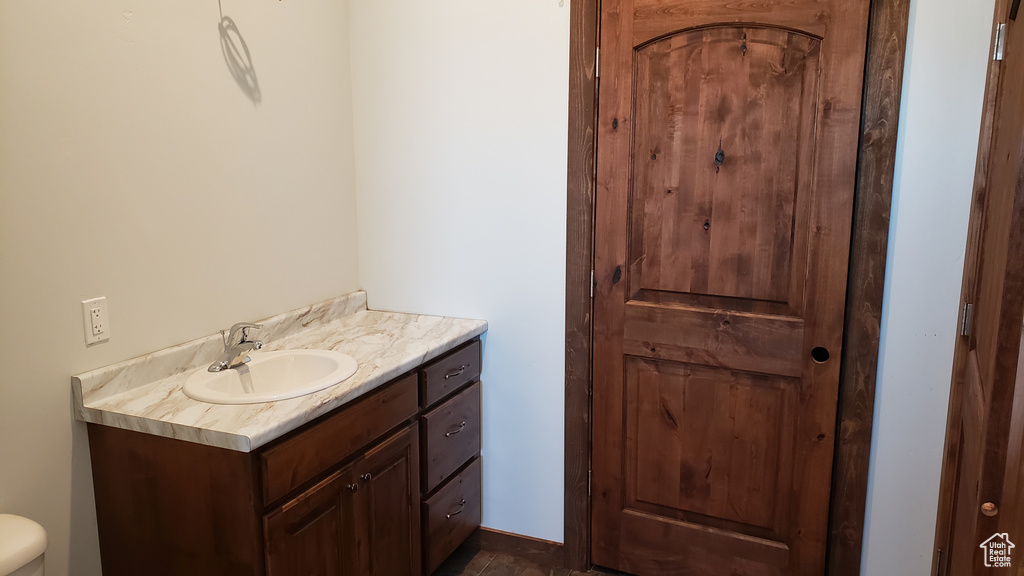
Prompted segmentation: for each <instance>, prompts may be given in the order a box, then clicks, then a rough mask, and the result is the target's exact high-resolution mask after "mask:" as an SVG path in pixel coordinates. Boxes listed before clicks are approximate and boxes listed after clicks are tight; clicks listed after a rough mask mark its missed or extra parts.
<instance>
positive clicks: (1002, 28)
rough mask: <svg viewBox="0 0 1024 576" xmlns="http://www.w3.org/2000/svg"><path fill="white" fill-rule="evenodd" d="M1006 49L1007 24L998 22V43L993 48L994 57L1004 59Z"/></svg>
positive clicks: (994, 58)
mask: <svg viewBox="0 0 1024 576" xmlns="http://www.w3.org/2000/svg"><path fill="white" fill-rule="evenodd" d="M1005 49H1006V24H1005V23H1001V24H996V44H995V46H994V47H993V48H992V59H993V60H1002V59H1003V51H1004V50H1005Z"/></svg>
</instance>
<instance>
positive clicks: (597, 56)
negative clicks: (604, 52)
mask: <svg viewBox="0 0 1024 576" xmlns="http://www.w3.org/2000/svg"><path fill="white" fill-rule="evenodd" d="M600 77H601V49H600V48H596V49H595V52H594V78H600Z"/></svg>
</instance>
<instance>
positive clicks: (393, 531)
mask: <svg viewBox="0 0 1024 576" xmlns="http://www.w3.org/2000/svg"><path fill="white" fill-rule="evenodd" d="M417 434H418V428H417V426H416V425H415V424H414V425H412V426H410V427H408V428H406V429H404V430H402V431H401V432H398V433H397V434H395V435H394V436H392V437H391V438H389V439H388V440H387V441H385V442H384V443H383V444H381V445H379V446H377V447H376V448H374V449H373V450H370V451H369V452H368V453H367V454H366V455H365V456H364V457H363V458H361V459H360V460H359V461H357V462H356V463H355V464H354V465H353V467H352V469H353V474H354V478H355V482H356V483H357V484H358V487H359V490H358V492H357V493H356V499H355V504H356V507H355V515H356V518H355V535H356V542H355V544H356V550H357V555H358V562H359V570H358V572H357V573H358V574H360V575H367V576H414V575H416V576H418V575H419V573H420V566H421V559H420V514H419V503H418V500H417V499H418V495H419V447H418V442H417Z"/></svg>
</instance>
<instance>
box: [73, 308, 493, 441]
mask: <svg viewBox="0 0 1024 576" xmlns="http://www.w3.org/2000/svg"><path fill="white" fill-rule="evenodd" d="M259 323H261V324H263V325H264V328H263V330H261V331H259V332H258V333H254V337H257V338H259V339H261V340H263V341H264V344H265V346H264V350H282V349H297V348H320V349H330V350H337V351H340V352H344V353H345V354H348V355H349V356H352V357H353V358H355V359H356V362H358V363H359V368H358V369H357V370H356V373H355V374H354V375H352V376H351V377H350V378H348V379H347V380H345V381H343V382H341V383H340V384H337V385H334V386H331V387H329V388H326V389H324V390H321V391H319V392H315V393H313V394H309V395H307V396H301V397H299V398H292V399H290V400H281V401H277V402H267V403H262V404H247V405H224V404H207V403H205V402H200V401H197V400H193V399H191V398H189V397H188V396H186V395H185V393H184V392H182V386H183V384H184V382H185V380H186V379H187V378H188V375H189V374H191V373H192V372H193V371H195V370H206V367H207V366H208V365H209V364H210V363H212V362H213V360H214V359H216V358H217V356H219V355H220V353H221V351H222V350H223V344H222V343H221V338H220V335H212V336H208V337H206V338H202V339H199V340H194V341H192V342H188V343H186V344H181V345H179V346H175V347H172V348H167V349H165V350H161V351H158V352H154V353H152V354H147V355H145V356H140V357H138V358H134V359H132V360H128V361H125V362H121V363H119V364H115V365H112V366H107V367H105V368H99V369H97V370H92V371H90V372H86V373H83V374H79V375H77V376H73V377H72V378H71V384H72V392H73V395H74V403H75V417H76V418H77V419H79V420H82V421H85V422H93V423H96V424H104V425H107V426H114V427H117V428H123V429H127V430H136V431H141V432H146V433H149V434H156V435H160V436H166V437H170V438H178V439H182V440H187V441H190V442H198V443H200V444H208V445H211V446H218V447H221V448H228V449H231V450H238V451H241V452H250V451H252V450H254V449H256V448H258V447H260V446H263V445H264V444H267V443H268V442H270V441H272V440H274V439H276V438H278V437H280V436H282V435H284V434H285V433H287V432H289V431H291V430H294V429H296V428H298V427H299V426H302V425H303V424H305V423H307V422H309V421H311V420H313V419H315V418H317V417H319V416H322V415H324V414H326V413H328V412H330V411H331V410H333V409H335V408H337V407H339V406H341V405H343V404H346V403H347V402H349V401H351V400H354V399H355V398H357V397H359V396H360V395H362V394H365V393H366V392H368V391H370V390H373V389H374V388H377V387H378V386H381V385H382V384H386V383H388V382H390V381H391V380H393V379H395V378H396V377H398V376H401V375H402V374H404V373H406V372H408V371H409V370H412V369H413V368H415V367H416V366H419V365H420V364H422V363H424V362H426V361H429V360H430V359H432V358H435V357H437V356H440V355H441V354H443V353H444V352H447V351H448V350H451V349H453V348H456V347H458V346H459V345H460V344H463V343H464V342H467V341H469V340H471V339H473V338H475V337H477V336H479V335H481V334H483V333H484V332H485V331H486V330H487V322H485V321H483V320H467V319H460V318H447V317H441V316H423V315H417V314H403V313H397V312H379V311H374V310H367V309H366V294H365V293H364V292H355V293H353V294H349V295H347V296H343V297H341V298H337V299H334V300H330V301H327V302H322V303H319V304H314V305H313V306H310V307H308V308H303V309H299V310H293V311H291V312H286V313H284V314H280V315H278V316H274V317H273V318H268V319H266V320H263V321H260V322H259Z"/></svg>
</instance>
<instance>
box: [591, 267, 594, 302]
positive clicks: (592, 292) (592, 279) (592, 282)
mask: <svg viewBox="0 0 1024 576" xmlns="http://www.w3.org/2000/svg"><path fill="white" fill-rule="evenodd" d="M590 297H591V298H593V297H594V271H593V270H591V271H590Z"/></svg>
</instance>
